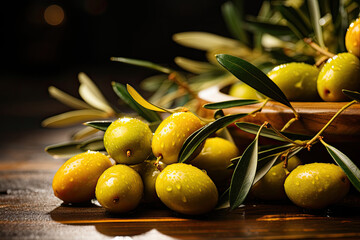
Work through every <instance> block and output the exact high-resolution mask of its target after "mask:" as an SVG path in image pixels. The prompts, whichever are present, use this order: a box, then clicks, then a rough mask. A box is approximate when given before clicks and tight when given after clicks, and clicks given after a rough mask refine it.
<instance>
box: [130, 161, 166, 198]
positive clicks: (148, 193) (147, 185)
mask: <svg viewBox="0 0 360 240" xmlns="http://www.w3.org/2000/svg"><path fill="white" fill-rule="evenodd" d="M135 166H138V167H137V168H136V169H135V170H136V171H137V172H138V173H139V174H140V176H141V179H142V181H143V184H144V196H143V201H144V202H146V203H155V202H158V201H160V200H159V198H158V196H157V195H156V190H155V182H156V178H157V177H158V175H159V174H160V170H159V169H163V168H165V164H164V163H162V162H158V163H156V160H145V161H144V162H143V163H140V164H138V165H135Z"/></svg>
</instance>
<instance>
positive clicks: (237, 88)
mask: <svg viewBox="0 0 360 240" xmlns="http://www.w3.org/2000/svg"><path fill="white" fill-rule="evenodd" d="M229 95H230V96H233V97H236V98H240V99H256V100H260V99H263V98H264V97H263V95H262V94H260V93H259V92H257V91H256V90H255V89H253V88H252V87H250V86H249V85H247V84H245V83H242V82H239V83H235V84H233V85H232V86H231V87H230V89H229Z"/></svg>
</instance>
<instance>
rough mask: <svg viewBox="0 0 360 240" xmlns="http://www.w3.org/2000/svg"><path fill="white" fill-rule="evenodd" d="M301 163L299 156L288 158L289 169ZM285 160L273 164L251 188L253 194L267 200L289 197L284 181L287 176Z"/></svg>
mask: <svg viewBox="0 0 360 240" xmlns="http://www.w3.org/2000/svg"><path fill="white" fill-rule="evenodd" d="M300 164H301V161H300V159H299V158H298V157H296V156H293V157H291V158H290V159H288V165H287V168H286V169H287V171H289V172H291V171H292V170H293V169H294V168H296V167H297V166H298V165H300ZM283 165H284V162H281V163H278V164H276V165H275V166H273V167H272V168H271V169H270V170H269V171H268V172H267V173H266V174H265V176H264V177H262V178H261V179H260V180H259V181H258V182H257V183H255V184H254V186H253V187H252V188H251V194H252V196H254V197H256V198H258V199H261V200H266V201H275V200H284V199H287V197H286V194H285V190H284V182H285V179H286V177H287V172H286V170H285V168H284V167H283Z"/></svg>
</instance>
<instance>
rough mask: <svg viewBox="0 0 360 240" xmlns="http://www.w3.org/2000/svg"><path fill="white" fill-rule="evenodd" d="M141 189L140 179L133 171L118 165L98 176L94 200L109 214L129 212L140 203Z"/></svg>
mask: <svg viewBox="0 0 360 240" xmlns="http://www.w3.org/2000/svg"><path fill="white" fill-rule="evenodd" d="M143 188H144V187H143V182H142V180H141V177H140V175H139V174H138V173H137V172H136V171H135V170H134V169H132V168H131V167H129V166H126V165H122V164H118V165H114V166H112V167H110V168H109V169H107V170H106V171H105V172H104V173H103V174H102V175H101V176H100V178H99V180H98V182H97V185H96V192H95V193H96V199H97V200H98V202H99V203H100V205H101V206H103V207H104V208H105V209H106V210H107V211H109V212H114V213H124V212H129V211H131V210H133V209H135V208H136V207H137V206H138V204H139V203H140V200H141V198H142V194H143Z"/></svg>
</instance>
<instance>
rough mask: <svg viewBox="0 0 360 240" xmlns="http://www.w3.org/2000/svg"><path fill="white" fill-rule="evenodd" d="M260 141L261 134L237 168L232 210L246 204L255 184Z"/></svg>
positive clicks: (233, 177) (231, 201) (231, 188)
mask: <svg viewBox="0 0 360 240" xmlns="http://www.w3.org/2000/svg"><path fill="white" fill-rule="evenodd" d="M258 139H259V134H257V135H256V137H255V139H254V140H253V141H252V143H251V144H250V145H249V146H248V147H247V148H246V149H245V151H244V153H243V155H242V157H241V159H240V161H239V162H238V163H237V165H236V167H235V170H234V173H233V176H232V178H231V183H230V192H229V201H230V210H234V209H235V208H237V207H239V206H240V205H241V204H242V203H243V202H244V200H245V198H246V196H247V194H248V193H249V191H250V189H251V186H252V184H253V182H254V178H255V174H256V167H257V162H258Z"/></svg>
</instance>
